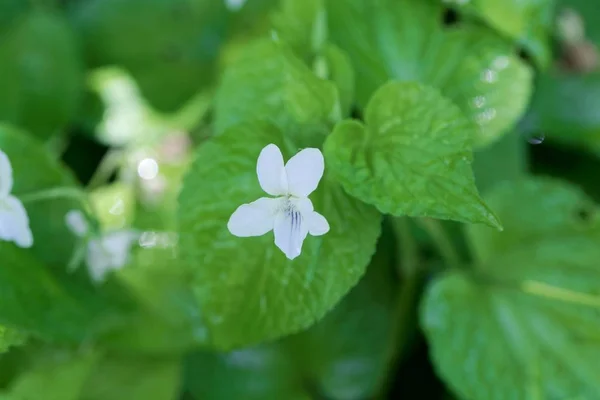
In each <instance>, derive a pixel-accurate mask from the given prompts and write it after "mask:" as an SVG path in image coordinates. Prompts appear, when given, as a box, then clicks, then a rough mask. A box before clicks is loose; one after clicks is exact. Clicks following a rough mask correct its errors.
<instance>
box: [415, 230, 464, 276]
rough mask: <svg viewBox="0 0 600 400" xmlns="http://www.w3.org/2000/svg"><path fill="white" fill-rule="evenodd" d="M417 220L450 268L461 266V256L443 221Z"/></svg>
mask: <svg viewBox="0 0 600 400" xmlns="http://www.w3.org/2000/svg"><path fill="white" fill-rule="evenodd" d="M417 222H418V223H419V225H420V226H421V227H422V228H423V229H424V230H425V231H426V232H427V233H428V234H429V236H430V237H431V239H433V243H434V244H435V245H436V247H437V249H438V251H439V252H440V256H441V257H442V259H443V261H444V263H445V264H446V265H447V266H448V267H450V268H459V267H460V265H461V264H462V263H461V260H460V256H459V255H458V252H457V251H456V249H455V248H454V244H453V243H452V241H451V240H450V238H449V237H448V233H447V232H446V231H445V230H444V228H443V227H442V225H441V223H440V222H439V221H438V220H435V219H431V218H419V219H417Z"/></svg>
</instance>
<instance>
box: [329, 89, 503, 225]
mask: <svg viewBox="0 0 600 400" xmlns="http://www.w3.org/2000/svg"><path fill="white" fill-rule="evenodd" d="M365 123H366V124H365V125H362V124H361V123H359V122H357V121H351V120H347V121H343V122H341V123H339V124H338V125H337V126H336V128H335V130H334V131H333V133H332V134H331V135H330V136H329V137H328V139H327V142H326V143H325V157H326V160H327V163H328V166H329V168H330V169H331V170H332V172H333V173H334V174H335V176H336V177H337V178H338V180H339V181H340V182H341V183H342V185H343V186H344V189H346V191H348V192H349V193H350V194H352V195H353V196H356V197H357V198H359V199H361V200H363V201H365V202H367V203H370V204H373V205H375V206H376V207H377V208H378V209H379V210H380V211H381V212H383V213H387V214H392V215H397V216H403V215H409V216H412V217H424V216H428V217H434V218H441V219H452V220H456V221H462V222H470V223H486V224H488V225H490V226H494V227H500V223H499V221H498V219H497V218H496V217H495V216H494V214H493V213H492V211H490V209H489V208H488V207H487V206H486V205H485V203H484V202H483V201H482V200H481V198H480V197H479V194H478V193H477V188H476V187H475V182H474V179H473V172H472V170H471V160H472V153H471V146H470V142H471V140H470V138H471V136H472V133H473V130H474V127H473V126H472V124H471V123H470V122H469V121H468V120H467V119H466V118H464V116H463V114H462V113H461V111H460V110H459V109H458V107H456V106H455V105H454V104H452V102H450V101H449V100H447V99H446V98H444V97H443V96H441V95H440V94H439V92H437V91H436V90H435V89H431V88H429V87H426V86H421V85H419V84H418V83H403V82H390V83H388V84H387V85H385V86H383V87H382V88H381V89H379V90H378V91H377V93H375V95H374V96H373V98H372V99H371V102H370V103H369V105H368V107H367V109H366V112H365Z"/></svg>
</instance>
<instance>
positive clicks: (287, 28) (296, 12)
mask: <svg viewBox="0 0 600 400" xmlns="http://www.w3.org/2000/svg"><path fill="white" fill-rule="evenodd" d="M271 19H272V24H273V28H274V29H275V31H276V32H277V36H279V38H281V39H282V40H283V41H284V42H286V43H288V44H289V45H290V47H291V48H292V50H294V52H295V53H296V54H298V55H300V57H301V58H302V59H304V60H306V61H308V60H310V59H311V58H312V57H313V56H315V55H317V54H319V53H320V52H321V51H322V50H323V47H324V46H325V43H326V41H327V17H326V15H325V5H324V2H323V0H283V1H282V2H281V8H280V9H279V10H277V11H276V12H275V13H274V14H273V16H272V18H271Z"/></svg>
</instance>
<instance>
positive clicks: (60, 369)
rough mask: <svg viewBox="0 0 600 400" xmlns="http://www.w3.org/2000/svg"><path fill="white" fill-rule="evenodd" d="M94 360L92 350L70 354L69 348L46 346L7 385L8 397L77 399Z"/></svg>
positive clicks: (95, 358)
mask: <svg viewBox="0 0 600 400" xmlns="http://www.w3.org/2000/svg"><path fill="white" fill-rule="evenodd" d="M96 360H97V354H96V353H94V352H92V351H81V352H79V353H78V354H76V355H73V354H72V353H71V352H70V351H65V350H59V349H46V350H44V351H42V352H39V353H38V354H36V359H35V361H34V362H33V364H32V365H31V366H30V367H29V368H28V369H27V370H26V371H25V372H24V373H23V374H21V375H20V376H19V377H18V378H17V379H16V381H15V382H13V384H12V385H11V386H10V388H9V390H8V392H7V394H6V396H7V399H8V400H30V399H38V398H40V396H43V398H44V399H45V400H80V399H81V397H80V393H81V389H82V387H83V384H84V382H85V379H86V377H87V376H88V374H89V373H90V371H91V369H92V368H93V366H94V363H95V362H96Z"/></svg>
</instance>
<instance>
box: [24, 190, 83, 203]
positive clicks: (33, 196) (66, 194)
mask: <svg viewBox="0 0 600 400" xmlns="http://www.w3.org/2000/svg"><path fill="white" fill-rule="evenodd" d="M18 197H19V199H21V201H22V202H23V203H35V202H38V201H43V200H52V199H72V200H76V201H79V202H82V203H84V204H87V203H88V199H87V196H86V194H85V192H83V191H82V190H81V189H78V188H76V187H57V188H52V189H48V190H41V191H39V192H34V193H29V194H25V195H22V196H18Z"/></svg>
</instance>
